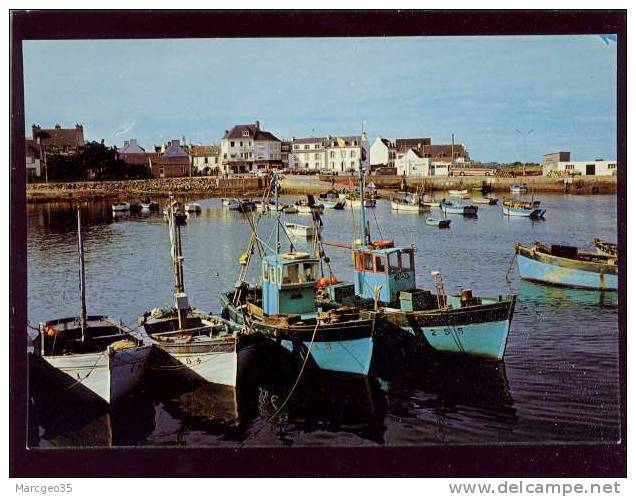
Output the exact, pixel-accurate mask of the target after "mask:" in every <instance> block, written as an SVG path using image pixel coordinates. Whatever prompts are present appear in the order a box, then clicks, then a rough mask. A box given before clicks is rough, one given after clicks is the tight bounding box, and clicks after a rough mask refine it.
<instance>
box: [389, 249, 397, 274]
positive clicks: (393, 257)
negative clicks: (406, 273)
mask: <svg viewBox="0 0 636 497" xmlns="http://www.w3.org/2000/svg"><path fill="white" fill-rule="evenodd" d="M387 259H388V261H389V272H394V271H398V270H399V269H400V265H399V262H398V253H397V252H391V253H390V254H387Z"/></svg>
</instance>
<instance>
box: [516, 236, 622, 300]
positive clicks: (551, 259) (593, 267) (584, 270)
mask: <svg viewBox="0 0 636 497" xmlns="http://www.w3.org/2000/svg"><path fill="white" fill-rule="evenodd" d="M515 254H516V256H517V266H518V268H519V274H520V276H521V278H522V279H524V280H528V281H535V282H540V283H547V284H550V285H556V286H565V287H571V288H585V289H593V290H617V289H618V258H617V257H615V256H611V255H602V254H592V253H587V252H580V251H579V250H578V248H577V247H570V246H567V245H551V246H549V247H548V246H546V245H544V244H542V243H540V242H534V244H532V245H529V246H526V245H522V244H521V243H517V244H516V245H515Z"/></svg>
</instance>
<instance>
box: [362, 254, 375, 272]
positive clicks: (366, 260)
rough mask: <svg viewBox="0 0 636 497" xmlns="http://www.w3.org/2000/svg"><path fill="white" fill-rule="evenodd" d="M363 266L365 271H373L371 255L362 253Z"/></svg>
mask: <svg viewBox="0 0 636 497" xmlns="http://www.w3.org/2000/svg"><path fill="white" fill-rule="evenodd" d="M363 267H364V270H365V271H373V255H372V254H363Z"/></svg>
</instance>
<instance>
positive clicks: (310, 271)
mask: <svg viewBox="0 0 636 497" xmlns="http://www.w3.org/2000/svg"><path fill="white" fill-rule="evenodd" d="M302 266H303V280H302V281H303V282H306V283H308V282H310V281H315V280H316V265H315V264H314V263H311V262H305V263H303V265H302Z"/></svg>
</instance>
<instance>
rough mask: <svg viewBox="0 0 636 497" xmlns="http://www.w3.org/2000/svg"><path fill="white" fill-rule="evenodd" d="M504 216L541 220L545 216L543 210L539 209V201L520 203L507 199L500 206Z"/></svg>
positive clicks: (519, 201) (520, 201)
mask: <svg viewBox="0 0 636 497" xmlns="http://www.w3.org/2000/svg"><path fill="white" fill-rule="evenodd" d="M501 208H502V210H503V213H504V216H515V217H529V218H532V219H541V218H543V217H544V216H545V211H546V210H545V209H542V208H541V202H540V201H539V200H532V201H528V202H526V201H522V200H511V199H507V200H504V201H503V204H502V205H501Z"/></svg>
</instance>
